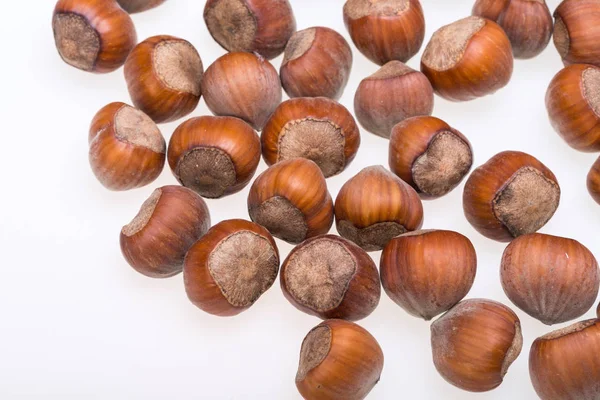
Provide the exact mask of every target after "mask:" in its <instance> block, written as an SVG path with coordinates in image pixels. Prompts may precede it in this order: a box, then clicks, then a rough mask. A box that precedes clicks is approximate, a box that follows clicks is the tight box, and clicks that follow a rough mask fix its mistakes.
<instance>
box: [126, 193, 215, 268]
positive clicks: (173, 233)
mask: <svg viewBox="0 0 600 400" xmlns="http://www.w3.org/2000/svg"><path fill="white" fill-rule="evenodd" d="M209 227H210V215H209V213H208V208H207V207H206V203H204V200H202V197H200V196H198V195H197V194H196V193H194V192H193V191H192V190H190V189H188V188H184V187H181V186H163V187H161V188H158V189H156V190H155V191H154V192H152V195H150V197H149V198H148V199H147V200H146V201H145V202H144V204H142V207H141V208H140V211H139V212H138V214H137V215H136V216H135V218H133V220H132V221H131V222H130V223H129V224H127V225H125V226H124V227H123V229H122V230H121V239H120V241H121V251H122V252H123V256H125V259H126V260H127V262H128V263H129V265H131V266H132V267H133V268H134V269H135V270H136V271H138V272H139V273H142V274H144V275H147V276H149V277H152V278H168V277H170V276H173V275H176V274H178V273H180V272H181V270H182V269H183V260H184V258H185V254H186V253H187V251H188V250H189V248H190V247H192V245H193V244H194V243H195V242H196V241H197V240H198V239H200V238H201V237H202V236H203V235H204V234H205V233H206V231H208V228H209Z"/></svg>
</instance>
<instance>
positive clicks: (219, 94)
mask: <svg viewBox="0 0 600 400" xmlns="http://www.w3.org/2000/svg"><path fill="white" fill-rule="evenodd" d="M202 89H203V91H204V101H205V102H206V105H207V106H208V108H209V110H210V111H211V112H212V113H213V114H215V115H223V116H231V117H238V118H241V119H243V120H244V121H246V122H248V123H249V124H250V125H252V127H253V128H254V129H256V130H257V131H260V130H262V128H263V127H264V126H265V124H266V123H267V120H268V119H269V117H270V116H271V114H273V112H274V111H275V109H276V108H277V106H278V105H279V103H281V98H282V93H281V82H280V81H279V75H277V71H276V70H275V68H274V67H273V66H272V65H271V63H269V62H268V61H267V60H265V59H263V58H262V57H259V56H256V55H254V54H250V53H228V54H225V55H224V56H222V57H220V58H218V59H217V60H216V61H215V62H214V63H213V64H212V65H211V66H210V67H208V69H207V70H206V73H205V74H204V78H203V79H202Z"/></svg>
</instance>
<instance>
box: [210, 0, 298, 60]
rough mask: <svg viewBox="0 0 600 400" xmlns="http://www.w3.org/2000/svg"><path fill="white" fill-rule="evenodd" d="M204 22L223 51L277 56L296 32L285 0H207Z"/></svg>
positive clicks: (270, 57) (270, 56)
mask: <svg viewBox="0 0 600 400" xmlns="http://www.w3.org/2000/svg"><path fill="white" fill-rule="evenodd" d="M204 21H205V22H206V26H207V27H208V31H209V32H210V34H211V35H212V37H213V39H215V41H216V42H217V43H219V45H221V47H223V48H224V49H225V50H227V51H231V52H238V51H244V52H249V53H258V54H260V55H261V56H263V57H265V58H266V59H268V60H270V59H272V58H275V57H277V56H278V55H280V54H281V53H282V52H283V50H284V49H285V45H286V44H287V42H288V40H289V39H290V37H291V36H292V34H293V33H294V32H295V31H296V19H295V18H294V12H293V11H292V6H291V5H290V3H289V1H288V0H208V1H207V2H206V5H205V6H204Z"/></svg>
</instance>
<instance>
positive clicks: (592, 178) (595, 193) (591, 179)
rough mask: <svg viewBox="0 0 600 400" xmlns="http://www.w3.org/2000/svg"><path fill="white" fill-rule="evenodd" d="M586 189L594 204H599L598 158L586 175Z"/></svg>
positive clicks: (599, 161) (599, 169)
mask: <svg viewBox="0 0 600 400" xmlns="http://www.w3.org/2000/svg"><path fill="white" fill-rule="evenodd" d="M587 188H588V191H589V192H590V195H591V196H592V198H593V199H594V200H595V201H596V203H598V204H600V158H598V159H597V160H596V162H595V163H594V165H593V166H592V169H591V170H590V172H589V173H588V176H587Z"/></svg>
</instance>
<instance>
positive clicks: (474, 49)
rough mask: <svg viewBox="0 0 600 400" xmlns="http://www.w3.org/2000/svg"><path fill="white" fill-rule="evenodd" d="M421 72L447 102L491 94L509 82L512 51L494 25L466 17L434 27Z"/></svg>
mask: <svg viewBox="0 0 600 400" xmlns="http://www.w3.org/2000/svg"><path fill="white" fill-rule="evenodd" d="M421 71H423V73H424V74H425V75H426V76H427V78H429V81H430V82H431V86H433V90H435V92H436V93H437V94H438V95H440V96H442V97H444V98H446V99H447V100H451V101H466V100H472V99H475V98H477V97H482V96H486V95H489V94H492V93H495V92H496V91H497V90H499V89H501V88H503V87H504V86H506V85H507V84H508V82H509V81H510V77H511V76H512V71H513V54H512V47H511V45H510V40H508V37H507V36H506V33H504V31H503V30H502V28H501V27H500V26H498V24H496V23H495V22H493V21H490V20H488V19H485V18H481V17H467V18H464V19H461V20H459V21H456V22H454V23H452V24H450V25H446V26H443V27H442V28H440V29H438V30H437V31H436V32H435V33H434V34H433V36H432V37H431V40H430V41H429V44H427V47H426V48H425V52H424V53H423V58H422V59H421Z"/></svg>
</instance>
